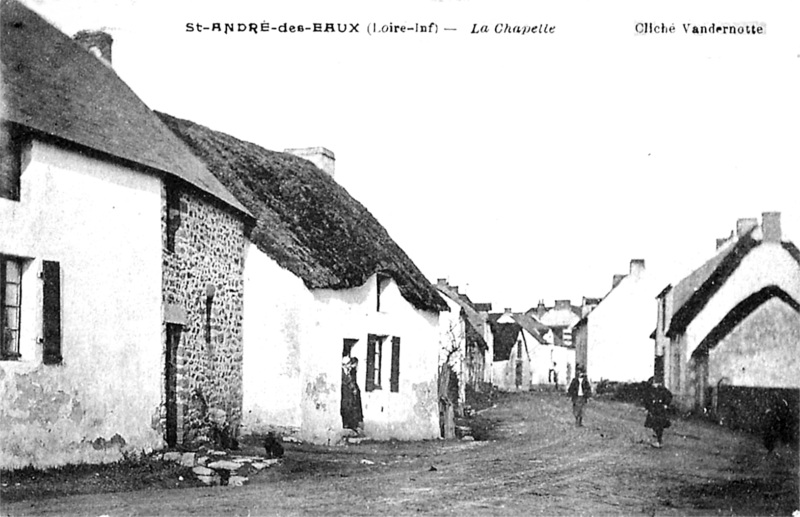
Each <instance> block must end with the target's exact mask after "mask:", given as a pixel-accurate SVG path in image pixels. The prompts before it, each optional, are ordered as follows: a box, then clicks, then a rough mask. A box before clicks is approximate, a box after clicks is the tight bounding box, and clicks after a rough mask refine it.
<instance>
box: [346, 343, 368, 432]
mask: <svg viewBox="0 0 800 517" xmlns="http://www.w3.org/2000/svg"><path fill="white" fill-rule="evenodd" d="M357 374H358V359H356V358H355V357H350V356H344V357H342V407H341V415H342V427H343V428H345V429H352V430H353V431H355V432H356V433H359V434H360V432H361V429H362V428H363V426H364V413H363V410H362V409H361V390H360V389H359V387H358V383H357V382H356V378H357Z"/></svg>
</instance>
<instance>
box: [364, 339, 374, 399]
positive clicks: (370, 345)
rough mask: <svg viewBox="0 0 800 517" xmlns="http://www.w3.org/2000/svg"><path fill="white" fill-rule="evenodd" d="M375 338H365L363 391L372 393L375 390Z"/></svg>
mask: <svg viewBox="0 0 800 517" xmlns="http://www.w3.org/2000/svg"><path fill="white" fill-rule="evenodd" d="M376 341H377V336H374V335H372V334H370V335H369V336H367V381H366V383H365V384H364V389H366V390H367V391H372V390H374V389H375V342H376Z"/></svg>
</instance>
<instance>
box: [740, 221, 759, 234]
mask: <svg viewBox="0 0 800 517" xmlns="http://www.w3.org/2000/svg"><path fill="white" fill-rule="evenodd" d="M756 225H758V219H756V218H755V217H747V218H743V219H739V220H738V221H736V236H737V237H744V235H745V234H746V233H747V232H749V231H750V230H751V229H752V228H753V227H754V226H756Z"/></svg>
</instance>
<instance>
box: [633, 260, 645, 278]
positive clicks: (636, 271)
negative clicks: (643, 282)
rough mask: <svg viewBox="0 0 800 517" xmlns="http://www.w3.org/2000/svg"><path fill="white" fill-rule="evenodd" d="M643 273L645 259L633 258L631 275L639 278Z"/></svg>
mask: <svg viewBox="0 0 800 517" xmlns="http://www.w3.org/2000/svg"><path fill="white" fill-rule="evenodd" d="M642 273H644V259H633V260H631V276H632V277H634V278H639V276H640V275H641V274H642Z"/></svg>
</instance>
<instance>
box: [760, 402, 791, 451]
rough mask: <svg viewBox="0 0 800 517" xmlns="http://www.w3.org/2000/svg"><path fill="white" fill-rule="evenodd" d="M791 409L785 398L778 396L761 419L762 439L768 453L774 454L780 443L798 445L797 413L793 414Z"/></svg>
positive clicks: (768, 405)
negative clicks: (773, 451)
mask: <svg viewBox="0 0 800 517" xmlns="http://www.w3.org/2000/svg"><path fill="white" fill-rule="evenodd" d="M791 407H792V406H791V404H790V403H789V402H788V401H787V400H786V397H783V396H778V397H777V398H775V399H773V400H772V401H771V402H769V403H768V404H767V410H766V411H765V412H764V415H763V416H762V418H761V422H762V426H763V427H762V438H763V440H764V447H765V448H766V449H767V452H772V450H773V449H774V448H775V446H776V445H778V444H779V443H780V442H784V443H787V444H796V443H797V437H798V421H797V413H794V414H793V412H792V409H791ZM795 408H796V406H795Z"/></svg>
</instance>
